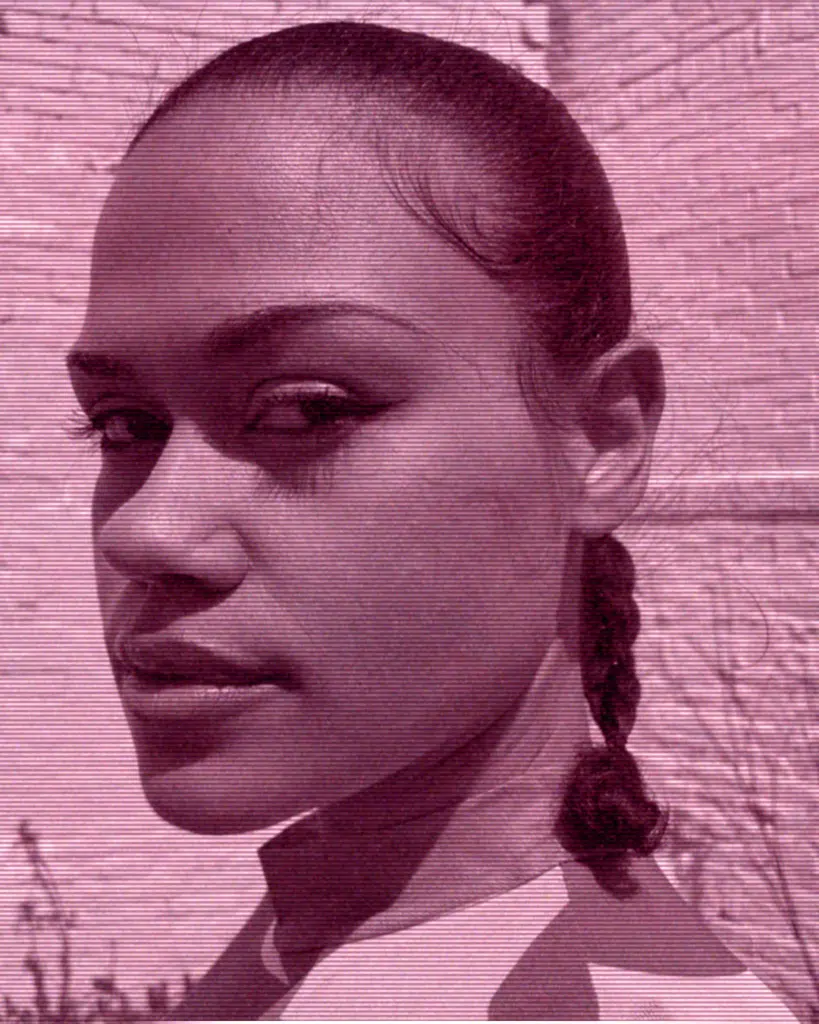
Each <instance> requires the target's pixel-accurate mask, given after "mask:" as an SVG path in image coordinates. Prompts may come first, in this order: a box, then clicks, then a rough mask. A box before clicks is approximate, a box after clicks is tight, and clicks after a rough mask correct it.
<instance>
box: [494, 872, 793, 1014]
mask: <svg viewBox="0 0 819 1024" xmlns="http://www.w3.org/2000/svg"><path fill="white" fill-rule="evenodd" d="M561 870H562V874H563V880H564V883H565V886H566V893H567V900H566V903H565V905H564V907H563V909H562V910H561V912H560V913H559V914H558V915H557V916H556V917H555V918H554V919H553V920H552V921H551V922H550V924H549V925H548V926H547V927H546V928H545V929H544V930H543V931H542V932H541V933H540V934H539V935H538V936H537V937H536V938H535V940H534V941H533V942H532V943H531V944H530V945H529V947H528V949H527V950H526V952H525V953H524V955H523V956H522V957H520V959H519V960H518V962H517V963H516V964H515V966H514V967H513V968H512V970H511V971H510V972H509V974H508V975H507V977H506V979H505V980H504V982H503V984H502V985H501V986H500V988H499V989H498V991H497V992H496V994H495V997H494V998H493V1000H492V1004H491V1007H490V1018H491V1019H495V1020H510V1019H518V1020H533V1019H539V1020H562V1019H574V1020H599V1019H621V1020H639V1019H666V1020H702V1019H704V1018H707V1019H711V1020H718V1021H737V1022H739V1021H742V1022H752V1021H767V1022H771V1024H775V1022H782V1024H786V1022H791V1024H792V1022H794V1021H795V1020H796V1018H794V1017H793V1016H792V1015H791V1014H790V1013H789V1011H788V1010H787V1009H786V1008H785V1007H784V1006H783V1005H782V1003H780V1002H779V1000H778V999H777V998H776V997H775V996H774V995H773V994H772V993H771V992H770V990H769V989H768V988H767V987H766V986H765V985H763V983H762V982H761V981H759V979H757V978H756V976H755V975H753V974H752V973H751V972H750V971H748V970H747V969H746V967H745V965H744V964H743V963H742V962H741V961H739V960H737V958H736V957H735V956H734V955H733V954H732V953H730V952H729V951H728V950H727V949H726V948H725V946H723V945H722V943H721V942H720V941H719V940H718V939H717V938H716V937H715V936H714V935H713V933H712V932H711V931H710V930H709V929H708V927H707V925H706V924H705V923H704V921H703V920H702V919H701V918H700V917H699V915H698V914H697V913H696V912H695V911H694V910H693V908H691V907H690V906H689V905H688V904H687V903H686V902H685V900H683V899H682V897H681V896H680V895H679V894H678V893H677V891H676V890H675V889H674V887H673V886H672V885H671V883H670V882H669V881H668V880H667V879H666V877H665V875H664V874H663V872H662V871H661V870H660V868H659V867H658V866H657V865H656V863H655V862H654V861H653V860H651V859H648V860H640V861H635V862H634V865H633V872H632V873H633V876H634V877H635V879H636V880H637V881H638V882H639V891H638V893H637V894H636V895H634V896H633V897H629V898H627V899H618V898H616V897H614V896H612V895H610V894H609V893H608V892H606V891H605V890H604V889H602V888H601V887H600V886H599V885H598V883H597V882H596V881H595V879H594V876H593V875H592V874H591V872H590V871H589V870H588V869H587V868H585V867H583V866H582V865H580V864H578V863H569V864H566V865H564V866H563V867H562V869H561Z"/></svg>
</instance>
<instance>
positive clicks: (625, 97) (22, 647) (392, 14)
mask: <svg viewBox="0 0 819 1024" xmlns="http://www.w3.org/2000/svg"><path fill="white" fill-rule="evenodd" d="M362 10H365V11H366V12H367V13H368V14H369V15H370V16H372V15H373V14H374V13H375V14H376V15H377V16H379V17H381V18H382V19H384V20H388V21H393V22H395V23H399V24H404V25H408V26H410V27H419V28H424V27H426V28H428V29H431V30H434V31H439V32H445V33H447V34H451V35H454V36H455V37H456V38H461V39H464V40H465V41H467V42H472V43H474V44H477V45H484V46H487V47H488V48H490V49H492V50H493V52H496V53H497V54H498V55H499V56H501V57H504V58H506V59H512V60H515V61H517V62H518V63H519V64H520V65H521V66H523V67H524V68H525V70H527V72H528V73H529V74H532V75H533V76H534V77H538V78H541V79H543V80H547V79H548V80H549V81H551V82H552V83H553V86H554V88H555V89H556V91H558V92H559V93H560V94H561V95H562V96H564V98H566V99H567V100H568V101H569V103H570V105H571V107H572V109H573V110H574V111H575V113H576V114H577V115H578V117H579V119H580V121H581V123H582V124H583V125H584V127H585V128H586V129H587V131H588V132H589V133H590V135H591V136H592V138H593V139H594V141H595V142H596V144H597V145H598V148H599V150H600V152H601V155H602V157H603V159H604V163H605V164H606V166H607V169H608V170H609V173H610V175H611V178H612V181H613V184H614V187H615V191H616V193H617V196H618V199H619V202H620V205H621V208H622V210H623V213H624V217H625V220H626V224H627V229H628V234H629V239H630V248H631V252H632V261H633V266H634V278H635V287H636V295H637V310H638V325H639V329H640V330H643V331H645V332H647V333H649V334H651V335H653V336H655V337H656V338H657V340H658V341H659V342H660V344H661V345H662V347H663V352H664V358H665V362H666V367H667V372H668V377H669V404H668V409H667V413H666V417H665V420H664V425H663V429H662V433H661V437H660V440H659V444H658V451H657V464H656V473H655V482H654V484H653V485H652V490H651V493H650V495H649V498H648V500H647V502H646V504H645V507H644V512H643V514H642V515H641V516H639V517H637V519H636V520H635V521H634V523H633V524H632V525H631V526H630V527H629V529H628V530H627V531H625V534H626V536H627V539H628V540H629V542H630V544H631V546H632V548H633V550H634V552H635V555H636V557H637V560H638V565H639V568H640V573H641V581H642V582H641V603H642V607H643V611H644V620H645V624H644V629H643V633H642V636H641V640H640V647H639V653H640V664H641V669H642V674H643V678H644V688H645V699H644V705H643V710H642V714H641V722H640V725H639V727H638V731H637V734H636V738H635V742H636V746H637V749H638V750H639V751H640V752H641V753H642V754H643V756H644V759H645V763H646V765H647V769H648V771H649V777H650V779H651V781H652V783H653V785H654V786H655V788H656V789H657V791H658V792H659V793H660V795H661V796H662V797H664V798H666V799H668V800H670V801H671V802H672V803H673V806H674V808H675V818H674V830H673V832H672V843H671V846H670V848H669V850H670V854H672V855H673V864H672V866H673V867H674V868H675V869H676V871H677V872H678V877H679V878H680V882H681V884H682V885H684V886H685V887H686V888H687V891H688V892H689V894H690V895H692V897H695V898H697V899H698V900H699V902H700V906H701V908H702V910H703V912H704V913H705V914H706V916H707V917H708V919H709V920H710V921H711V923H712V925H713V926H714V927H715V928H716V929H717V930H718V931H719V932H720V934H721V935H722V936H723V937H724V938H726V939H727V940H728V941H729V942H730V943H731V944H732V945H734V947H735V948H736V949H737V950H738V952H740V954H741V955H743V956H744V957H745V958H746V959H748V960H749V961H750V962H751V963H752V964H753V965H754V966H755V967H756V968H757V969H758V970H760V971H761V973H763V975H764V976H765V977H767V978H769V980H771V981H773V982H774V983H780V984H785V985H786V986H787V988H788V991H789V993H790V994H791V997H792V1000H793V1003H794V1006H796V1007H797V1008H798V1009H801V1010H802V1011H803V1012H805V1006H806V1005H807V1000H808V997H809V986H808V985H807V983H806V981H805V976H804V971H803V970H802V969H801V967H800V963H799V958H798V951H797V949H796V945H795V943H794V939H793V935H792V934H791V932H790V930H789V927H788V924H787V921H786V919H785V917H784V916H783V914H782V913H780V912H779V911H778V910H777V907H776V902H775V899H774V898H773V896H772V895H771V893H770V892H766V891H765V883H764V880H763V879H761V878H760V876H759V875H758V874H757V873H755V871H754V867H753V857H755V856H759V857H764V856H768V857H769V855H770V850H769V849H768V848H766V846H765V842H766V835H767V833H765V831H764V829H761V828H760V824H759V820H758V818H757V816H756V810H755V808H756V809H758V808H759V807H762V808H764V809H765V811H766V813H768V814H769V815H770V814H775V816H776V823H777V831H776V835H777V837H778V842H780V845H781V850H782V856H783V858H784V863H785V866H786V867H787V868H788V870H789V872H790V877H793V878H794V879H795V881H794V894H795V895H794V899H795V900H796V901H797V905H798V907H799V909H800V912H801V913H802V914H803V916H805V917H806V918H808V919H809V920H810V919H812V920H814V921H816V920H819V912H817V911H819V907H818V906H817V891H819V885H818V884H817V881H818V880H819V851H817V849H816V844H815V843H813V844H811V842H810V841H809V831H810V827H811V824H815V821H816V811H817V808H819V787H817V777H816V766H815V758H816V749H817V748H816V743H817V739H816V735H815V731H814V729H813V728H812V720H811V718H810V717H809V715H810V711H811V708H812V709H813V710H814V711H815V710H816V708H815V699H816V698H815V695H814V691H813V690H812V689H811V682H812V681H815V680H816V678H817V660H819V659H818V658H817V621H818V620H819V615H817V611H819V599H818V598H817V596H816V591H817V588H816V579H817V568H819V566H818V565H817V560H818V558H819V542H817V525H816V523H817V493H818V492H819V466H818V465H817V443H819V442H817V436H816V422H815V421H816V411H815V410H816V400H817V388H819V383H817V370H816V369H815V365H814V364H815V363H816V359H815V357H814V351H815V349H816V347H817V345H816V342H817V327H816V323H817V299H816V290H817V273H819V265H817V259H816V251H817V246H816V239H815V234H816V233H815V225H816V217H817V201H818V200H819V175H817V159H818V158H819V147H817V145H816V142H815V139H816V137H818V136H817V123H816V122H817V114H816V110H817V103H816V100H817V89H818V88H819V87H817V81H819V77H817V67H816V57H815V55H814V52H813V51H814V50H815V48H816V43H817V37H818V36H819V32H818V30H817V8H816V5H815V4H810V3H796V2H793V3H790V2H785V0H777V2H771V3H763V2H756V3H751V2H744V0H731V2H726V3H722V2H717V0H715V2H714V3H710V4H709V3H705V2H698V0H688V2H684V0H680V2H677V3H672V2H670V0H668V2H662V0H651V2H641V0H622V2H611V0H610V2H602V3H597V2H591V0H571V2H569V0H563V2H559V0H552V2H551V3H548V4H546V3H532V2H531V0H529V2H528V3H523V2H520V3H518V2H516V0H514V2H513V0H507V2H495V3H493V4H487V3H485V2H477V0H476V2H471V3H465V2H457V0H447V2H445V0H440V2H438V3H432V2H430V3H425V4H423V5H417V4H412V5H410V4H403V3H402V4H397V3H382V4H372V3H370V4H364V3H361V2H356V0H348V2H345V0H334V2H326V3H319V2H313V3H300V4H299V3H294V2H291V0H282V2H280V3H274V2H264V3H263V2H255V3H254V2H245V0H242V2H228V0H209V2H206V0H198V2H196V3H193V2H187V0H156V2H142V3H140V2H137V0H96V2H94V0H73V2H72V0H50V2H47V0H41V2H31V3H12V4H8V3H7V4H0V105H1V107H2V121H1V122H0V175H2V186H3V188H2V194H1V195H2V197H1V198H0V475H2V479H3V482H4V484H5V490H4V494H3V498H2V499H0V574H2V575H1V578H2V582H3V586H2V589H0V621H2V628H3V637H4V639H3V644H2V649H0V677H1V678H2V679H3V684H4V687H5V689H6V695H7V696H6V698H5V700H4V704H3V709H2V715H3V718H2V719H0V735H2V737H3V740H4V753H6V756H7V765H8V768H7V770H8V777H9V778H10V779H12V780H13V781H12V786H10V787H8V786H6V787H3V788H2V790H0V824H2V827H3V828H4V829H6V830H7V836H8V843H6V840H5V839H2V840H0V853H4V858H5V859H4V860H3V861H2V862H0V872H4V875H3V877H4V879H6V880H8V882H9V884H8V885H3V884H0V892H3V891H4V892H5V893H6V902H5V903H4V902H3V900H2V899H0V915H2V916H0V949H2V950H3V952H4V954H5V945H6V944H5V940H4V937H3V936H4V935H5V934H11V933H10V929H7V927H6V926H7V925H8V924H9V922H10V920H11V914H12V912H13V904H14V902H15V901H16V899H17V898H19V896H20V895H21V893H22V892H23V888H22V886H23V883H24V881H25V873H24V871H23V868H22V865H21V862H20V859H19V857H18V856H17V854H16V853H15V851H13V850H12V849H11V846H10V843H11V838H12V828H13V824H14V823H15V822H16V820H17V819H18V818H19V817H21V816H23V815H26V814H28V815H30V816H31V817H32V819H33V820H34V822H35V824H37V825H40V826H41V827H42V828H43V830H44V832H45V834H46V837H47V846H48V848H49V850H50V853H51V855H52V857H53V861H54V864H55V867H56V870H57V873H58V876H59V877H60V878H61V879H62V880H63V882H64V884H65V885H66V887H67V896H68V898H69V900H70V902H72V903H73V904H74V905H76V906H77V907H79V908H80V923H81V925H82V926H83V927H82V930H81V932H80V933H79V938H78V943H77V944H78V947H79V948H80V950H81V956H82V957H84V958H85V959H84V960H83V961H82V962H83V964H84V965H85V967H88V969H90V965H92V964H93V966H95V967H99V965H100V964H101V963H104V962H105V960H106V958H107V956H108V943H109V940H110V939H112V938H114V937H116V939H117V941H118V964H119V968H120V974H121V975H122V976H123V978H124V979H125V980H128V979H131V980H132V981H136V980H138V979H141V978H144V977H146V976H150V975H154V974H156V973H157V970H158V965H162V971H163V973H168V974H175V973H176V972H178V971H180V970H181V969H182V968H183V967H187V968H188V969H190V970H192V971H193V972H195V973H197V972H200V971H201V970H203V969H204V967H205V966H207V964H208V963H209V960H210V959H211V958H212V956H213V955H214V954H215V953H216V952H217V950H218V949H219V948H220V946H221V945H223V944H224V941H225V939H226V937H227V936H228V935H229V934H230V933H231V931H232V930H233V929H235V927H237V926H238V925H239V924H240V923H241V921H242V920H243V917H244V915H245V914H246V912H247V908H248V906H249V905H250V904H251V902H252V900H253V899H255V896H256V894H257V893H258V891H259V881H260V877H259V873H258V868H257V866H256V864H255V861H254V858H253V849H254V848H255V846H256V845H258V843H259V842H261V838H262V837H256V836H250V837H236V838H228V839H225V840H218V841H215V840H213V839H211V838H209V839H207V840H204V841H203V840H201V839H198V838H197V837H192V836H187V835H181V834H179V833H177V832H175V831H174V830H173V829H170V828H169V827H168V826H166V825H164V824H163V823H161V822H158V821H156V820H155V819H154V817H153V815H152V814H151V813H150V812H149V811H147V809H146V808H145V807H144V802H143V800H142V798H141V795H140V792H139V787H138V783H137V782H136V776H135V769H134V764H133V759H132V756H131V755H130V743H129V739H128V736H127V732H126V730H125V727H124V724H123V723H122V720H121V714H120V712H119V710H118V708H117V705H116V700H115V699H114V697H113V695H111V694H110V682H109V681H108V679H107V676H106V669H105V658H104V654H103V651H102V647H101V643H100V637H99V628H98V625H97V614H96V609H95V599H94V594H93V588H92V585H91V578H90V559H89V551H88V544H87V539H86V533H87V525H86V519H87V508H88V499H89V489H90V486H91V482H92V478H93V471H94V466H93V460H92V459H89V458H86V457H85V456H82V455H78V454H77V452H76V450H75V449H73V448H69V446H68V445H67V443H66V442H65V440H64V439H63V436H62V434H61V432H60V429H59V421H60V420H61V419H62V417H63V416H64V414H65V413H66V412H67V410H68V409H69V407H70V405H71V401H70V397H69V394H68V389H67V386H66V383H65V381H64V379H63V372H62V367H61V359H62V355H63V353H64V351H65V349H66V347H67V346H68V345H69V344H70V342H71V340H72V338H73V336H74V334H75V333H76V330H77V329H78V327H79V324H80V321H81V317H82V310H83V301H84V293H85V288H86V284H87V262H88V252H89V248H90V242H91V237H92V233H93V227H94V222H95V219H96V215H97V213H98V210H99V207H100V204H101V202H102V200H103V198H104V196H105V194H106V191H107V189H108V187H109V185H110V182H111V174H112V169H113V168H114V166H115V165H116V162H117V160H118V159H119V156H120V154H121V152H122V148H123V146H124V144H125V142H126V141H127V138H128V135H129V132H130V130H131V129H132V128H133V126H134V125H135V124H136V123H137V122H138V121H139V120H140V118H141V117H143V116H144V115H145V114H146V113H147V112H148V111H149V109H150V107H151V105H152V103H153V102H154V101H155V100H156V99H157V98H158V96H159V95H160V94H161V92H162V90H163V89H164V88H165V86H166V85H167V84H168V83H169V82H170V81H172V80H173V79H174V78H175V77H176V76H177V75H179V74H181V73H183V72H184V71H186V70H189V69H190V68H191V67H192V66H194V65H195V64H197V63H198V62H199V61H201V60H202V59H204V58H205V57H207V56H208V55H209V54H210V53H212V52H214V51H216V50H218V49H220V48H222V47H223V46H224V45H226V44H228V43H230V42H231V41H234V40H236V39H239V38H243V37H245V36H248V35H251V34H257V33H259V32H262V31H266V30H268V29H270V28H272V27H275V26H278V25H281V24H285V23H288V22H290V21H298V20H304V19H305V18H307V17H310V18H325V17H334V16H345V15H348V14H352V15H355V14H358V13H359V12H361V11H362ZM766 644H767V646H766ZM737 700H739V701H740V703H741V707H742V708H744V709H745V712H744V718H743V715H741V714H739V713H738V712H737V707H736V701H737ZM811 701H813V702H814V703H813V704H811ZM749 715H750V719H751V725H750V726H749V725H748V718H749ZM749 730H750V731H749ZM749 752H753V753H754V756H755V757H757V756H758V759H759V761H758V763H757V761H754V762H753V766H752V767H753V771H754V772H755V773H756V774H755V775H754V779H755V780H756V789H753V787H751V788H750V789H749V788H748V786H746V785H745V782H744V781H743V779H738V778H737V777H736V775H735V766H736V765H737V764H741V765H745V768H744V769H743V770H745V769H747V764H746V762H747V761H748V754H749ZM746 774H747V772H746ZM774 783H776V785H778V790H779V791H778V796H776V798H775V794H774V792H773V788H772V787H773V786H774ZM3 844H5V845H3ZM4 851H5V852H4ZM192 872H193V875H192V874H191V873H192ZM192 877H193V878H195V879H196V881H197V883H199V884H197V885H196V886H195V887H193V886H191V878H192ZM157 922H162V924H161V926H160V927H158V925H157ZM809 938H810V940H811V941H812V942H814V943H815V942H816V934H815V932H813V933H809ZM814 948H815V946H814ZM20 954H21V955H22V951H20ZM18 959H19V958H18V957H15V956H11V957H8V956H5V955H3V956H2V957H0V962H1V963H2V967H0V991H2V990H3V989H4V985H5V987H6V988H8V989H10V988H11V987H12V980H11V979H12V977H13V976H16V975H18V974H19V971H18V970H17V968H16V963H17V960H18ZM6 964H8V965H9V967H8V968H7V967H6ZM7 978H8V979H9V981H8V982H6V979H7Z"/></svg>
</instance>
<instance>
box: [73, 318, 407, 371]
mask: <svg viewBox="0 0 819 1024" xmlns="http://www.w3.org/2000/svg"><path fill="white" fill-rule="evenodd" d="M351 317H364V318H366V319H369V320H375V321H377V322H380V323H386V324H389V325H391V326H392V327H398V328H400V329H401V330H404V331H407V332H409V333H411V334H415V335H423V334H425V333H426V332H425V331H424V330H423V329H422V328H421V327H419V326H418V325H417V324H415V323H413V322H412V321H411V320H407V319H406V318H405V317H402V316H399V315H398V314H397V313H392V312H390V311H389V310H387V309H382V308H381V307H380V306H371V305H368V304H366V303H359V302H346V301H337V302H297V303H287V304H284V305H277V306H263V307H261V308H260V309H256V310H254V311H253V312H251V313H244V314H241V315H239V316H230V317H226V318H225V319H224V320H221V321H220V322H219V323H218V324H216V326H215V327H213V328H212V329H211V330H210V331H208V333H207V335H206V336H205V339H204V342H203V351H204V353H205V355H207V356H209V357H210V358H212V359H220V358H224V357H225V356H229V355H237V354H238V353H240V352H244V351H246V350H248V349H252V348H254V347H255V346H257V345H260V344H263V343H264V342H267V341H269V340H270V338H271V335H273V336H275V335H276V334H280V333H282V332H284V331H286V330H287V329H288V328H294V327H303V326H305V325H311V324H317V323H323V322H326V321H329V320H338V319H344V318H351ZM66 366H67V367H68V369H69V370H70V371H74V372H77V373H80V374H82V375H83V376H84V377H93V378H97V379H102V380H111V379H114V378H121V377H130V378H133V377H134V376H136V373H135V370H134V367H133V366H131V364H130V363H128V362H127V361H126V360H123V359H119V358H116V357H114V356H110V355H108V354H106V353H104V352H95V351H92V350H90V349H81V348H77V349H74V350H73V351H71V352H69V353H68V355H67V357H66Z"/></svg>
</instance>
